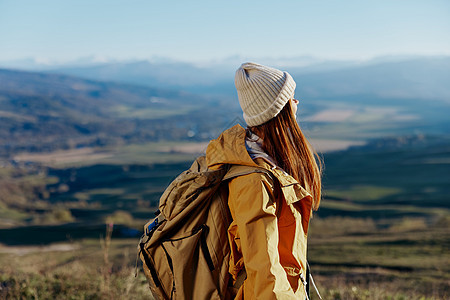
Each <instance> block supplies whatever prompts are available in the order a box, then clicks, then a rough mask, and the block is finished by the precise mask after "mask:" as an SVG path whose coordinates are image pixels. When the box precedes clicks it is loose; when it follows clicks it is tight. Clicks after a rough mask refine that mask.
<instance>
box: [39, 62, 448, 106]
mask: <svg viewBox="0 0 450 300" xmlns="http://www.w3.org/2000/svg"><path fill="white" fill-rule="evenodd" d="M292 64H293V66H292V67H289V66H283V67H280V68H281V69H286V70H288V71H289V73H291V75H293V76H294V78H295V80H296V81H297V94H298V96H299V97H307V98H313V99H317V98H333V97H342V96H355V95H369V94H370V95H372V96H376V97H378V98H383V99H426V100H442V101H446V102H450V87H449V86H450V84H449V82H450V57H406V58H401V59H394V58H392V59H378V60H377V59H376V60H373V61H368V62H364V63H358V62H326V61H325V62H320V61H314V60H311V63H310V64H306V65H305V66H300V67H298V66H295V65H296V64H295V63H294V62H292ZM297 65H298V64H297ZM238 66H239V64H236V65H231V64H217V65H204V66H202V67H199V66H195V65H193V64H188V63H179V62H171V61H168V62H155V63H151V62H148V61H136V62H115V63H104V64H98V63H97V64H95V65H91V66H82V67H73V66H72V67H64V66H62V67H58V68H56V69H54V70H47V71H46V72H55V73H63V74H69V75H74V76H79V77H83V78H89V79H95V80H103V81H105V80H106V81H116V82H124V83H131V84H139V85H144V86H149V87H160V88H170V89H173V88H175V89H182V90H187V91H190V92H195V93H211V94H216V95H219V94H220V95H224V96H229V97H235V94H236V93H235V89H234V71H235V69H236V68H237V67H238Z"/></svg>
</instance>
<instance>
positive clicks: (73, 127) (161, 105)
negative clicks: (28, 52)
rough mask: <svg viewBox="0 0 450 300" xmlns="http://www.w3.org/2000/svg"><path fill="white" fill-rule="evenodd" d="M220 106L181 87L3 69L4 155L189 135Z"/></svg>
mask: <svg viewBox="0 0 450 300" xmlns="http://www.w3.org/2000/svg"><path fill="white" fill-rule="evenodd" d="M218 105H219V104H218V103H216V102H215V103H211V101H210V99H208V98H207V97H204V96H199V95H194V94H191V93H187V92H182V91H177V90H167V89H157V88H149V87H142V86H137V85H129V84H121V83H113V82H100V81H94V80H86V79H81V78H76V77H71V76H66V75H59V74H44V73H37V72H24V71H15V70H1V69H0V119H1V126H0V143H1V145H2V147H1V153H2V154H5V153H10V152H15V151H51V150H53V149H67V148H77V147H83V146H92V145H95V146H102V145H109V144H121V143H122V144H123V143H133V142H136V141H150V140H159V139H184V138H186V137H187V131H188V130H189V129H190V127H192V126H194V125H192V124H193V123H194V121H193V120H195V122H197V121H198V120H203V119H204V118H205V117H207V116H205V115H204V114H202V113H201V109H203V108H204V107H211V109H214V107H217V106H218ZM188 113H189V114H190V116H195V118H193V119H190V118H187V117H183V116H186V114H188ZM197 123H198V122H197Z"/></svg>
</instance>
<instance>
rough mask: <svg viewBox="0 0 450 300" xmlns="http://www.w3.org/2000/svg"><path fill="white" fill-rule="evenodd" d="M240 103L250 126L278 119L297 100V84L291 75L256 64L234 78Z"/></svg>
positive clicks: (249, 64) (242, 67)
mask: <svg viewBox="0 0 450 300" xmlns="http://www.w3.org/2000/svg"><path fill="white" fill-rule="evenodd" d="M234 84H235V85H236V89H237V93H238V98H239V103H240V104H241V108H242V111H243V112H244V119H245V122H247V125H248V126H250V127H251V126H257V125H261V124H263V123H265V122H267V121H269V120H270V119H272V118H274V117H275V116H276V115H278V113H279V112H280V111H281V110H282V109H283V107H284V105H285V104H286V103H287V102H288V101H289V99H292V98H293V97H294V91H295V86H296V84H295V81H294V79H292V77H291V75H289V73H287V72H282V71H280V70H277V69H274V68H270V67H266V66H262V65H259V64H255V63H250V62H249V63H244V64H242V65H241V66H240V68H239V69H237V71H236V76H235V77H234Z"/></svg>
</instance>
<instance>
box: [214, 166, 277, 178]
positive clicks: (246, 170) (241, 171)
mask: <svg viewBox="0 0 450 300" xmlns="http://www.w3.org/2000/svg"><path fill="white" fill-rule="evenodd" d="M252 173H264V174H267V175H269V177H271V178H273V175H272V173H271V172H270V171H269V170H266V169H264V168H261V167H251V166H241V165H231V166H230V168H229V169H228V171H227V173H226V174H225V176H224V177H223V178H222V181H226V180H229V179H232V178H235V177H239V176H243V175H248V174H252Z"/></svg>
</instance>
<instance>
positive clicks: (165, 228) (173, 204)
mask: <svg viewBox="0 0 450 300" xmlns="http://www.w3.org/2000/svg"><path fill="white" fill-rule="evenodd" d="M254 172H262V173H266V174H270V173H269V171H267V170H265V169H263V168H257V167H250V166H240V165H224V167H223V168H221V169H218V170H210V169H208V167H207V164H206V158H205V156H201V157H199V158H197V159H196V160H195V161H194V163H193V164H192V166H191V167H190V168H189V169H188V170H186V171H184V172H183V173H181V174H180V175H179V176H178V177H177V178H176V179H175V180H174V181H172V182H171V183H170V185H169V186H168V187H167V188H166V190H165V191H164V193H163V195H162V196H161V198H160V202H159V209H158V211H157V212H156V217H155V218H154V219H153V220H150V221H149V222H148V223H147V224H145V226H144V234H143V235H142V237H141V239H140V241H139V245H138V251H139V252H138V255H139V257H140V259H141V261H142V263H143V269H144V273H145V275H146V277H147V280H148V283H149V286H150V290H151V292H152V294H153V296H154V297H155V298H156V299H208V300H209V299H225V298H230V297H232V296H230V295H229V292H228V289H229V280H230V275H229V273H228V267H229V256H230V246H229V242H228V232H227V230H228V227H229V225H230V224H231V222H232V219H231V214H230V212H229V209H228V185H226V184H221V183H222V182H224V181H226V180H228V179H231V178H234V177H237V176H242V175H246V174H250V173H254Z"/></svg>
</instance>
